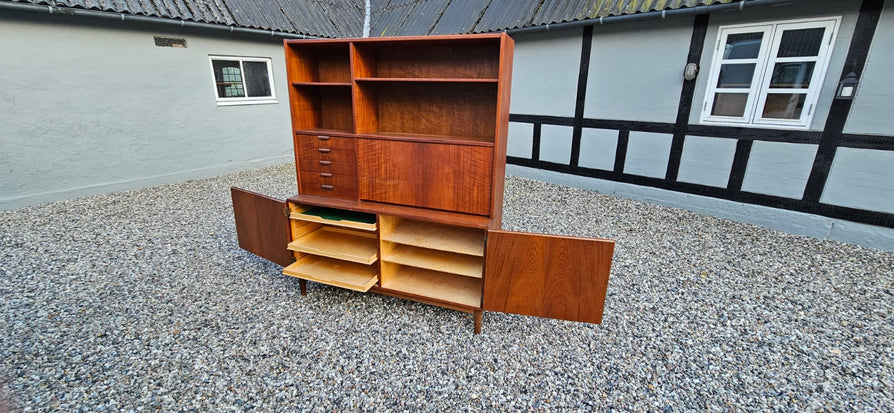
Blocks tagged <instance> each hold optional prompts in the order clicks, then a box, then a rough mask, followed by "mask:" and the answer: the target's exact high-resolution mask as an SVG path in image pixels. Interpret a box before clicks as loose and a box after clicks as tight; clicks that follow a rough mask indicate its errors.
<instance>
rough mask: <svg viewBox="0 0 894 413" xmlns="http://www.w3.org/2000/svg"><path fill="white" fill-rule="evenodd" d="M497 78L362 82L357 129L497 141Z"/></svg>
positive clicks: (357, 91)
mask: <svg viewBox="0 0 894 413" xmlns="http://www.w3.org/2000/svg"><path fill="white" fill-rule="evenodd" d="M497 90H498V87H497V84H496V83H488V82H479V83H450V82H357V88H356V89H355V95H356V99H355V100H356V103H357V111H358V116H357V132H358V133H360V134H374V135H389V134H395V135H397V134H401V135H403V136H410V135H423V136H424V135H432V136H438V137H440V138H441V139H449V138H450V137H454V138H456V139H459V140H470V141H479V142H490V143H493V142H494V139H495V138H494V137H495V135H496V122H495V121H494V120H495V119H496V118H497V112H496V111H497V97H498V93H497Z"/></svg>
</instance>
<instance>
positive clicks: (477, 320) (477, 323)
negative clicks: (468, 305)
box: [474, 310, 484, 334]
mask: <svg viewBox="0 0 894 413" xmlns="http://www.w3.org/2000/svg"><path fill="white" fill-rule="evenodd" d="M482 313H484V312H483V311H481V310H475V312H474V314H475V334H481V314H482Z"/></svg>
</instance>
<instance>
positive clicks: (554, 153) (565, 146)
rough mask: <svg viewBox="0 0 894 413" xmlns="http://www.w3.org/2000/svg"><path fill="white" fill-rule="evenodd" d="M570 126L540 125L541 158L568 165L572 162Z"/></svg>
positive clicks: (571, 130)
mask: <svg viewBox="0 0 894 413" xmlns="http://www.w3.org/2000/svg"><path fill="white" fill-rule="evenodd" d="M573 132H574V130H573V129H572V128H571V127H570V126H560V125H542V126H541V127H540V160H542V161H547V162H555V163H560V164H564V165H567V164H568V163H569V162H571V140H572V139H571V138H572V133H573Z"/></svg>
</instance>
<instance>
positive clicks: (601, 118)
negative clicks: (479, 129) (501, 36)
mask: <svg viewBox="0 0 894 413" xmlns="http://www.w3.org/2000/svg"><path fill="white" fill-rule="evenodd" d="M822 17H836V18H840V20H839V26H838V29H837V30H838V32H837V33H836V36H835V38H834V44H833V45H832V46H833V49H832V53H831V55H830V57H829V61H830V64H829V67H828V71H827V72H826V75H825V79H824V83H823V85H822V87H821V89H820V92H819V98H818V101H817V104H816V108H815V109H814V110H815V111H816V112H815V114H814V116H813V118H812V121H811V123H810V124H809V126H808V127H807V128H799V129H796V128H773V127H766V126H763V127H733V126H726V125H717V124H707V123H705V124H702V123H700V116H701V109H702V105H703V104H704V101H705V93H706V89H707V82H708V79H707V77H708V71H709V70H710V68H711V64H712V60H713V57H714V55H713V54H714V53H715V49H716V47H715V45H716V43H717V35H718V33H719V28H720V27H721V26H724V25H730V24H743V23H752V22H754V23H759V22H775V21H782V20H798V19H809V18H822ZM514 37H515V39H516V57H515V63H514V65H515V71H514V74H513V89H512V107H511V116H510V137H509V150H508V155H509V158H508V163H509V164H510V165H509V168H508V170H509V172H510V173H514V174H519V175H523V176H531V177H535V178H539V179H546V180H550V181H555V182H561V183H565V184H572V185H577V186H583V187H587V188H592V189H595V190H599V191H602V192H607V193H614V194H618V195H621V196H629V197H634V198H639V199H644V200H648V201H652V202H659V203H664V204H668V205H673V206H677V207H681V208H686V209H692V210H697V211H700V212H705V213H710V214H714V215H719V216H723V217H728V218H732V219H737V220H742V221H746V222H751V223H755V224H759V225H764V226H770V227H774V228H778V229H781V230H784V231H788V232H793V233H799V234H806V235H810V236H815V237H823V238H832V239H838V240H843V241H847V242H852V243H858V244H863V245H868V246H872V247H876V248H882V249H888V250H894V201H892V200H894V117H891V116H890V115H889V113H890V112H891V110H892V109H894V101H892V100H891V97H892V96H894V90H892V86H891V84H892V82H890V81H889V80H888V79H887V77H889V76H890V73H891V72H892V71H894V49H892V46H891V45H892V44H894V6H892V5H891V4H888V5H885V4H884V1H882V0H865V1H861V0H842V1H832V0H824V1H817V2H812V3H811V6H810V7H809V8H807V7H799V6H798V5H791V6H774V7H769V8H755V9H754V10H745V11H733V12H723V13H714V14H711V15H697V16H690V17H677V18H668V19H666V20H662V21H658V20H653V21H648V22H639V23H619V24H613V25H605V26H598V25H597V26H591V27H586V28H583V29H576V30H568V31H561V32H552V33H547V34H518V35H515V36H514ZM687 62H697V63H699V65H700V68H701V72H700V73H699V76H698V77H697V78H696V79H695V80H693V81H685V80H684V79H683V76H682V73H683V68H684V66H685V65H686V63H687ZM850 71H856V72H857V73H858V74H861V75H862V77H861V83H860V86H859V90H858V92H857V97H856V99H855V100H853V101H846V100H838V99H834V93H835V89H836V87H837V85H838V81H839V79H841V78H842V77H843V76H844V75H845V74H846V73H847V72H850Z"/></svg>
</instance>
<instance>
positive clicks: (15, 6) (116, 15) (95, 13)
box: [0, 1, 319, 39]
mask: <svg viewBox="0 0 894 413" xmlns="http://www.w3.org/2000/svg"><path fill="white" fill-rule="evenodd" d="M0 9H7V10H17V11H24V12H31V13H47V14H60V15H66V16H82V17H93V18H100V19H107V20H117V21H124V22H134V23H137V22H139V23H150V24H159V25H166V26H177V27H189V28H197V29H204V30H214V31H226V32H231V33H242V34H252V35H263V36H272V37H279V38H285V39H312V38H318V37H319V36H312V35H306V34H301V33H290V32H283V31H277V30H264V29H254V28H249V27H241V26H232V25H226V24H217V23H204V22H197V21H189V20H180V19H171V18H165V17H155V16H145V15H139V14H129V13H120V12H111V11H101V10H91V9H81V8H73V7H58V6H51V5H38V4H31V3H12V2H7V1H0Z"/></svg>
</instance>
